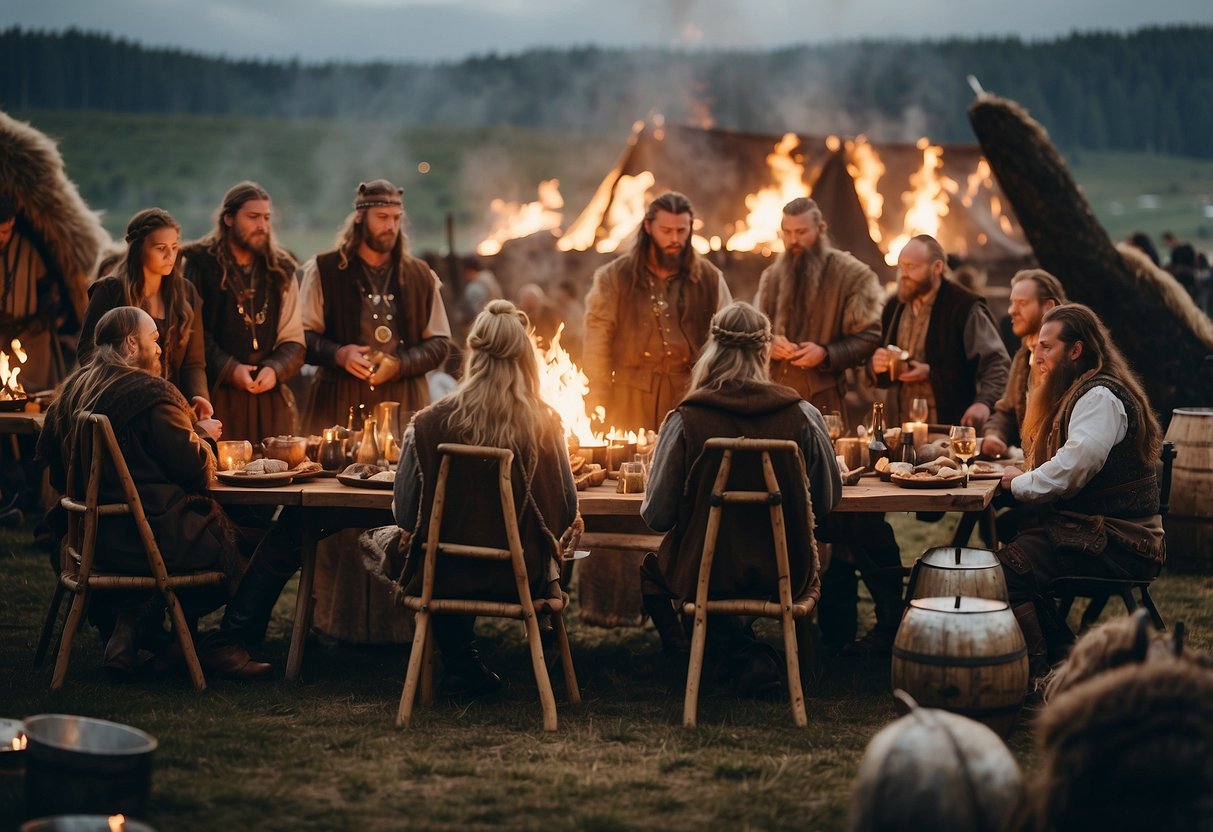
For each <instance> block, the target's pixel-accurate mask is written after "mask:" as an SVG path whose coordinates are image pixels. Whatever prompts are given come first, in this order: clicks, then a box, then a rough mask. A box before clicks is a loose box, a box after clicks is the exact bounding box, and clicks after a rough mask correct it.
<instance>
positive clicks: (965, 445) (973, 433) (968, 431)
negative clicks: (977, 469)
mask: <svg viewBox="0 0 1213 832" xmlns="http://www.w3.org/2000/svg"><path fill="white" fill-rule="evenodd" d="M948 438H949V439H951V440H952V453H954V454H956V456H958V457H960V460H961V463H962V464H963V465H964V468H963V471H964V483H963V485H962V487H964V488H967V487H968V485H969V460H971V459H972V458H973V457H974V456H976V455H977V430H976V428H973V427H971V426H969V425H953V426H952V430H950V431H949V432H948Z"/></svg>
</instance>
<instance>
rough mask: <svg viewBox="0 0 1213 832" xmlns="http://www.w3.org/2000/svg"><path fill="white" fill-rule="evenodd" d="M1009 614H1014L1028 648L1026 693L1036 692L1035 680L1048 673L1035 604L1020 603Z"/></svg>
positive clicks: (1042, 636) (1046, 647)
mask: <svg viewBox="0 0 1213 832" xmlns="http://www.w3.org/2000/svg"><path fill="white" fill-rule="evenodd" d="M1011 612H1012V613H1014V614H1015V621H1016V622H1017V623H1018V624H1019V629H1020V631H1021V632H1022V633H1023V640H1024V642H1025V643H1026V644H1027V646H1028V692H1029V693H1031V692H1032V691H1034V690H1036V682H1037V680H1038V679H1041V678H1043V677H1044V676H1045V675H1047V674H1048V672H1049V653H1048V650H1049V648H1048V645H1047V643H1046V642H1045V635H1044V632H1043V631H1042V630H1041V629H1040V619H1039V618H1037V616H1036V604H1034V603H1032V602H1031V601H1021V602H1019V603H1018V604H1016V605H1015V606H1013V607H1011Z"/></svg>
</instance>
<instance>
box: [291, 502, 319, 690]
mask: <svg viewBox="0 0 1213 832" xmlns="http://www.w3.org/2000/svg"><path fill="white" fill-rule="evenodd" d="M319 536H320V535H319V529H318V528H316V526H315V524H313V523H312V522H309V521H307V520H306V519H305V520H304V530H303V545H302V547H301V548H300V552H299V595H298V597H296V598H295V622H294V626H293V627H292V629H291V649H290V652H289V653H288V654H287V659H286V680H287V681H288V682H294V681H296V680H297V679H298V678H299V670H300V668H301V667H302V665H303V647H304V644H305V643H306V642H307V636H308V633H309V632H311V629H312V608H313V604H312V584H313V582H314V581H315V578H316V541H317V540H318V539H319Z"/></svg>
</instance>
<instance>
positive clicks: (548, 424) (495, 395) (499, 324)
mask: <svg viewBox="0 0 1213 832" xmlns="http://www.w3.org/2000/svg"><path fill="white" fill-rule="evenodd" d="M529 330H530V321H529V319H528V318H527V316H526V313H525V312H523V311H522V310H520V309H518V308H517V307H515V306H514V304H512V303H510V302H509V301H508V300H494V301H490V302H489V304H488V306H486V307H485V308H484V310H483V311H481V313H480V314H479V315H477V316H476V319H475V320H474V321H472V328H471V331H469V332H468V338H467V354H466V356H465V357H464V362H463V379H462V380H461V381H460V382H459V386H458V387H456V388H455V390H454V391H453V392H451V393H450V394H449V395H447V396H446V398H445V399H444V401H446V402H448V403H450V404H451V405H453V407H452V409H451V413H450V415H449V416H448V417H447V427H448V428H449V429H451V430H452V431H454V432H455V433H456V434H457V435H458V436H459V437H460V438H461V439H462V440H463V441H464V442H467V443H469V444H472V445H489V446H492V447H496V448H510V449H513V450H515V451H527V450H531V449H534V448H536V447H537V446H538V444H539V441H540V437H541V436H542V435H543V433H544V432H545V431H549V430H552V428H553V427H554V426H555V424H556V420H557V416H556V414H555V412H554V411H553V410H552V409H551V408H550V407H548V405H546V404H545V403H544V401H543V399H541V398H540V397H539V367H538V365H537V364H536V358H535V348H534V345H533V344H532V343H531V338H530V335H529V334H528V332H529Z"/></svg>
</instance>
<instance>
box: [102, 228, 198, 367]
mask: <svg viewBox="0 0 1213 832" xmlns="http://www.w3.org/2000/svg"><path fill="white" fill-rule="evenodd" d="M162 228H172V229H175V230H176V231H177V233H178V234H180V233H181V224H180V223H178V222H177V221H176V220H175V219H173V215H172V214H170V213H169V212H168V211H165V210H164V209H163V208H145V209H144V210H142V211H140V212H138V213H137V214H135V215H134V216H133V217H131V219H130V222H128V223H127V224H126V243H127V249H126V254H124V255H123V256H122V259H121V260H119V261H118V265H117V267H116V268H115V274H116V275H117V277H118V279H119V280H120V281H122V301H123V303H124V304H125V305H126V306H137V307H139V308H140V309H142V310H144V311H145V312H146V311H147V302H146V301H145V300H144V297H143V284H144V279H145V278H144V275H143V246H144V243H145V242H146V241H147V238H148V237H149V236H150V235H151V234H152V233H153V232H156V231H159V230H160V229H162ZM160 297H161V298H162V299H163V300H164V325H165V331H166V334H165V338H164V344H163V349H164V355H163V358H162V361H163V363H164V366H165V367H166V368H167V367H172V366H173V360H174V359H173V356H174V355H176V353H177V351H178V350H181V349H184V348H185V345H186V344H187V343H188V342H189V339H190V333H191V332H192V331H193V326H194V305H193V304H192V303H190V297H189V294H188V290H187V289H186V286H185V278H184V277H182V275H181V258H180V257H178V258H177V261H176V263H174V264H173V270H172V271H171V272H170V273H169V274H167V275H165V276H164V278H163V279H162V280H161V282H160Z"/></svg>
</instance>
